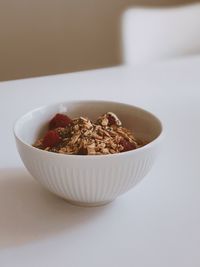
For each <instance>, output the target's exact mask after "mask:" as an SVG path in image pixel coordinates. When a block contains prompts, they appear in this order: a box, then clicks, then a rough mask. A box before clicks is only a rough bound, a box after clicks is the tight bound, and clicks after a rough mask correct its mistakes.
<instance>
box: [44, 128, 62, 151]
mask: <svg viewBox="0 0 200 267" xmlns="http://www.w3.org/2000/svg"><path fill="white" fill-rule="evenodd" d="M60 141H61V139H60V137H59V134H58V133H57V132H56V131H53V130H51V131H48V132H47V133H46V134H45V136H44V138H43V141H42V144H43V146H44V148H46V147H53V146H56V145H57V144H59V143H60Z"/></svg>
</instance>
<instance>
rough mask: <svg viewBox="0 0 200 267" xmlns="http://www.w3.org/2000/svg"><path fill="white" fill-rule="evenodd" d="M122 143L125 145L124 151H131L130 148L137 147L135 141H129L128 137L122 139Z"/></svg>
mask: <svg viewBox="0 0 200 267" xmlns="http://www.w3.org/2000/svg"><path fill="white" fill-rule="evenodd" d="M120 145H122V146H123V150H122V152H125V151H129V150H133V149H135V148H136V146H135V144H134V143H131V142H129V141H128V140H126V139H122V140H121V141H120Z"/></svg>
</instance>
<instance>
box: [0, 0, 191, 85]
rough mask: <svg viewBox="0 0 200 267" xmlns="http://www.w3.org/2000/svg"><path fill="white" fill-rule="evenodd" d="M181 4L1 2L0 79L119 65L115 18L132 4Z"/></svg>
mask: <svg viewBox="0 0 200 267" xmlns="http://www.w3.org/2000/svg"><path fill="white" fill-rule="evenodd" d="M186 2H191V1H189V0H188V1H187V0H157V1H156V0H154V1H151V0H146V1H142V0H138V1H137V0H1V1H0V36H1V41H0V80H10V79H17V78H24V77H31V76H39V75H46V74H54V73H63V72H71V71H77V70H83V69H90V68H97V67H104V66H110V65H115V64H119V63H120V56H119V39H120V36H119V18H120V14H121V13H122V11H123V10H124V9H126V8H127V7H128V6H131V5H133V4H135V5H144V4H148V5H163V4H168V5H170V4H180V3H186Z"/></svg>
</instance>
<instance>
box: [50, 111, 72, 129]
mask: <svg viewBox="0 0 200 267" xmlns="http://www.w3.org/2000/svg"><path fill="white" fill-rule="evenodd" d="M71 121H72V120H71V119H70V118H69V117H68V116H66V115H64V114H59V113H57V114H56V115H55V116H54V117H53V118H52V119H51V120H50V122H49V129H50V130H53V129H55V128H58V127H66V126H67V125H69V124H70V123H71Z"/></svg>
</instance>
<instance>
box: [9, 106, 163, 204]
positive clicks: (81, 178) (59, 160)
mask: <svg viewBox="0 0 200 267" xmlns="http://www.w3.org/2000/svg"><path fill="white" fill-rule="evenodd" d="M107 111H112V112H114V113H116V114H117V115H118V116H119V118H120V119H121V121H122V122H123V125H124V126H125V127H127V128H129V129H132V130H133V131H134V133H135V134H136V136H137V137H139V138H140V139H145V140H148V142H149V143H148V144H147V145H145V146H144V147H142V148H139V149H136V150H132V151H128V152H123V153H119V154H113V155H100V156H81V155H64V154H58V153H52V152H47V151H43V150H40V149H37V148H34V147H33V146H32V144H33V143H34V142H35V141H36V139H37V138H38V137H39V136H40V135H41V134H42V133H44V131H45V130H46V129H47V123H48V121H49V120H50V118H52V117H53V116H54V115H55V114H56V113H62V112H64V113H65V112H66V113H67V115H69V116H70V117H72V118H73V117H78V116H87V117H89V118H91V119H92V120H93V119H94V120H95V119H96V118H97V117H98V116H99V115H101V114H103V113H105V112H107ZM14 135H15V138H16V143H17V148H18V151H19V154H20V156H21V159H22V161H23V162H24V165H25V166H26V168H27V169H28V171H29V172H30V174H31V175H32V176H33V177H34V178H35V179H37V180H38V181H39V182H40V183H41V184H42V185H43V186H44V187H46V188H47V189H48V190H50V191H51V192H53V193H55V194H56V195H58V196H60V197H62V198H65V199H67V200H68V201H70V202H73V203H74V204H78V205H86V206H97V205H102V204H105V203H108V202H110V201H112V200H114V199H115V198H116V197H118V196H119V195H121V194H123V193H124V192H126V191H128V190H130V189H131V188H133V187H134V186H135V185H136V184H137V183H138V182H139V181H141V180H142V179H143V177H144V176H145V175H146V174H147V173H148V172H149V170H150V169H151V167H152V165H153V162H154V161H155V159H156V156H157V154H158V151H159V148H160V141H161V139H162V138H161V137H162V124H161V122H160V121H159V120H158V119H157V118H156V117H155V116H154V115H153V114H151V113H149V112H147V111H145V110H143V109H141V108H138V107H135V106H131V105H127V104H122V103H115V102H107V101H71V102H65V103H60V104H54V105H50V106H45V107H41V108H38V109H35V110H32V111H30V112H28V113H27V114H25V115H24V116H22V117H21V118H20V119H19V120H18V121H17V122H16V124H15V126H14Z"/></svg>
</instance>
